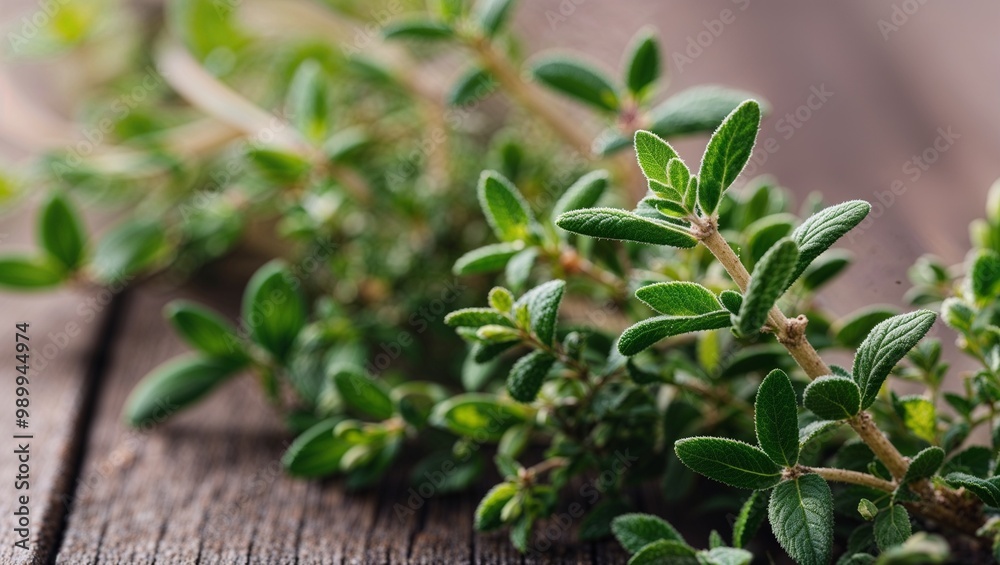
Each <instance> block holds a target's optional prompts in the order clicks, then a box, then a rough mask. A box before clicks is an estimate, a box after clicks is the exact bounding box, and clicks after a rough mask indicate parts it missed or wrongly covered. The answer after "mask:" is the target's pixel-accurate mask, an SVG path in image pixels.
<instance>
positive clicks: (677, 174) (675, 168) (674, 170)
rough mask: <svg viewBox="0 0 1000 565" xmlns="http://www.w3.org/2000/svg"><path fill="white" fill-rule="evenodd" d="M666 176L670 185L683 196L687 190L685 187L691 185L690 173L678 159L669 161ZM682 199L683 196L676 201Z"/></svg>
mask: <svg viewBox="0 0 1000 565" xmlns="http://www.w3.org/2000/svg"><path fill="white" fill-rule="evenodd" d="M667 176H669V177H670V184H671V185H672V186H673V187H674V189H675V190H677V191H678V192H679V193H681V194H683V192H684V191H686V190H687V186H688V185H689V184H691V171H690V170H689V169H688V167H687V165H685V164H684V161H682V160H680V159H671V160H670V162H669V163H667ZM681 199H683V196H682V197H681V198H679V199H678V200H681Z"/></svg>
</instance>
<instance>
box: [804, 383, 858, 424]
mask: <svg viewBox="0 0 1000 565" xmlns="http://www.w3.org/2000/svg"><path fill="white" fill-rule="evenodd" d="M802 403H803V404H805V407H806V408H808V409H809V410H811V411H812V413H813V414H816V415H817V416H819V417H820V418H823V419H824V420H844V419H847V418H851V417H854V416H855V415H857V413H858V412H859V411H860V410H861V389H860V388H858V385H857V384H855V383H854V381H853V380H852V379H850V378H848V377H840V376H836V375H830V376H825V377H820V378H818V379H816V380H815V381H813V382H811V383H809V386H807V387H806V390H805V393H804V394H803V397H802Z"/></svg>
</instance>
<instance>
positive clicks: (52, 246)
mask: <svg viewBox="0 0 1000 565" xmlns="http://www.w3.org/2000/svg"><path fill="white" fill-rule="evenodd" d="M38 240H39V243H40V244H41V246H42V249H44V250H45V251H47V252H48V254H49V255H51V256H52V257H53V258H55V259H56V260H57V261H59V263H60V264H62V266H63V267H65V268H66V269H68V270H70V271H72V270H74V269H76V268H77V267H79V266H80V263H81V262H83V258H84V253H85V248H86V242H87V234H86V233H85V232H84V231H83V223H82V222H81V221H80V216H79V214H78V213H77V212H76V210H75V209H74V208H73V205H72V204H71V203H70V201H69V199H67V198H66V197H65V196H64V195H62V194H59V193H55V194H52V196H50V197H49V199H48V201H47V202H46V203H45V204H44V205H43V206H42V208H41V211H40V213H39V217H38Z"/></svg>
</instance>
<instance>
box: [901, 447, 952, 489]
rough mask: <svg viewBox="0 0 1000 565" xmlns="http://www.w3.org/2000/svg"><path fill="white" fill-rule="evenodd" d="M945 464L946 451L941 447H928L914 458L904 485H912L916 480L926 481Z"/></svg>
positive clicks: (907, 471) (904, 479) (904, 478)
mask: <svg viewBox="0 0 1000 565" xmlns="http://www.w3.org/2000/svg"><path fill="white" fill-rule="evenodd" d="M943 463H944V450H943V449H941V448H940V447H933V446H932V447H928V448H926V449H923V450H921V451H920V453H917V454H916V455H914V456H913V460H912V461H910V467H909V468H908V469H907V470H906V475H904V476H903V480H902V483H903V484H906V483H911V482H913V481H916V480H920V479H926V478H929V477H932V476H934V473H937V471H938V469H940V468H941V465H942V464H943Z"/></svg>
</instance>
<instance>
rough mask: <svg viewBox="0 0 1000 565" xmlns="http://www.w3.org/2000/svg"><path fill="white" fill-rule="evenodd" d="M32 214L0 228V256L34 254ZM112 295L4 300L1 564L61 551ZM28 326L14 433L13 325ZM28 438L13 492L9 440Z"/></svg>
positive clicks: (14, 215) (0, 298) (21, 212)
mask: <svg viewBox="0 0 1000 565" xmlns="http://www.w3.org/2000/svg"><path fill="white" fill-rule="evenodd" d="M33 220H34V212H33V210H32V209H31V207H30V206H24V207H21V209H18V210H13V211H10V212H9V213H8V214H7V215H5V217H4V218H3V219H2V220H0V253H9V252H15V251H16V252H20V251H29V250H31V249H33V248H34V242H33V229H32V222H33ZM114 301H115V298H114V294H113V293H111V292H105V291H102V290H99V289H65V290H59V291H57V292H49V293H22V294H17V293H10V292H2V293H0V313H2V315H0V324H2V328H0V340H2V343H0V350H2V351H3V354H2V355H0V358H2V359H3V367H2V368H0V375H3V377H2V380H3V385H2V386H3V388H2V395H0V396H2V397H3V399H4V400H3V401H2V402H0V429H2V430H3V436H4V437H5V438H6V439H5V442H6V445H5V447H3V452H4V454H5V455H4V457H0V477H3V480H2V481H0V483H2V487H0V516H2V526H0V563H36V562H45V561H47V560H48V559H49V557H50V555H51V554H52V552H53V548H54V547H55V545H56V544H57V543H58V539H59V535H60V531H61V525H62V522H63V518H64V516H65V514H66V503H67V502H69V500H70V497H69V496H68V493H70V492H71V491H72V483H73V481H74V480H75V476H76V471H77V462H78V455H79V448H80V445H81V444H82V440H83V434H84V432H85V430H86V416H87V413H88V409H89V406H90V401H91V399H92V395H91V393H92V390H93V386H92V381H93V378H92V373H93V371H94V370H95V368H97V366H99V365H100V362H101V358H100V354H101V348H102V344H103V343H104V342H105V341H106V339H107V335H108V332H109V331H110V326H109V324H108V320H109V316H110V315H111V314H112V312H113V310H114V306H113V303H114ZM17 322H29V323H30V326H29V338H30V341H29V343H30V346H31V348H30V351H29V362H30V366H31V369H30V370H29V380H30V384H29V391H30V396H29V398H30V403H31V404H30V407H29V415H30V418H29V422H28V425H29V427H28V428H27V429H26V430H20V429H18V428H16V427H15V409H16V407H15V405H14V399H15V384H16V381H15V376H16V375H17V373H16V371H15V359H14V355H15V352H14V340H15V336H14V332H15V328H14V324H15V323H17ZM22 432H27V433H29V434H31V435H33V436H34V437H33V438H32V439H30V440H27V441H28V442H29V443H30V446H29V451H30V457H29V462H28V464H29V466H30V470H29V480H28V485H29V488H28V489H27V490H17V489H15V476H16V475H17V474H19V473H18V467H19V465H20V461H19V460H18V458H17V457H16V456H15V455H13V453H12V452H13V451H14V450H15V449H17V445H15V443H16V442H15V440H14V439H12V435H13V434H15V433H22ZM24 494H27V495H28V504H27V507H28V510H29V513H30V515H29V519H30V525H29V529H30V539H29V545H30V549H29V550H24V549H22V548H19V547H16V546H15V545H14V543H15V541H17V540H18V539H19V535H18V533H17V532H15V531H14V528H15V527H16V526H15V516H14V512H15V511H16V510H18V508H19V507H20V506H21V505H20V504H19V499H18V497H19V496H20V495H24Z"/></svg>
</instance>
